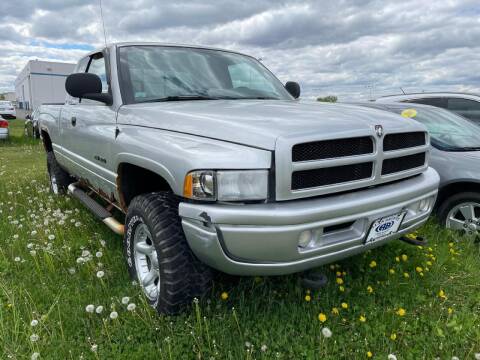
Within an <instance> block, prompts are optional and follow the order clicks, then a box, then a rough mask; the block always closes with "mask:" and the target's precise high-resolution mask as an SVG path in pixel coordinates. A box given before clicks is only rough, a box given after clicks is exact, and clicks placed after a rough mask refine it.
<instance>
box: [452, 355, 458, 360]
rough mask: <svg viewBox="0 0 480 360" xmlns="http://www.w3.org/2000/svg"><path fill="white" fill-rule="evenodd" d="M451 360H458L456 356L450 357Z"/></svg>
mask: <svg viewBox="0 0 480 360" xmlns="http://www.w3.org/2000/svg"><path fill="white" fill-rule="evenodd" d="M452 360H460V359H459V358H458V356H452Z"/></svg>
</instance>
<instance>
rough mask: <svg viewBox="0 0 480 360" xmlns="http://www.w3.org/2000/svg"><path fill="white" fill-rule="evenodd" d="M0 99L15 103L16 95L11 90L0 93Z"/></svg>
mask: <svg viewBox="0 0 480 360" xmlns="http://www.w3.org/2000/svg"><path fill="white" fill-rule="evenodd" d="M0 99H2V100H7V101H11V102H13V103H15V101H16V100H17V99H16V96H15V93H14V92H13V91H10V92H6V93H3V94H0Z"/></svg>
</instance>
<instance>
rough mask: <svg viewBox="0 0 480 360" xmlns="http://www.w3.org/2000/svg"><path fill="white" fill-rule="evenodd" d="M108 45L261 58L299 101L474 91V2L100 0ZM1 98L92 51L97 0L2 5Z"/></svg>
mask: <svg viewBox="0 0 480 360" xmlns="http://www.w3.org/2000/svg"><path fill="white" fill-rule="evenodd" d="M103 10H104V11H103V12H104V17H105V25H106V33H107V41H108V42H112V41H135V40H142V41H160V42H173V43H188V44H192V43H193V44H206V45H213V46H219V47H225V48H230V49H235V50H240V51H242V52H245V53H248V54H250V55H253V56H255V57H257V58H261V59H262V61H263V63H264V64H265V65H267V67H269V68H270V69H271V70H272V71H273V72H274V73H276V74H277V75H278V77H279V78H280V79H281V80H282V81H287V80H295V81H298V82H300V84H301V86H302V89H303V95H304V96H305V97H312V96H324V95H329V94H334V95H338V96H339V97H340V98H341V99H367V98H369V97H370V96H372V95H373V96H380V95H383V94H392V93H398V92H399V91H400V87H402V88H403V89H404V90H406V91H422V90H459V91H470V92H480V3H479V1H478V0H472V1H469V0H441V1H440V0H436V1H427V0H422V1H420V0H413V1H412V0H403V1H390V2H389V1H385V0H379V1H355V0H351V1H348V0H340V1H323V0H317V1H308V0H297V1H280V0H233V1H231V0H190V1H188V0H175V1H173V0H172V1H166V0H128V1H118V0H103ZM0 14H1V15H0V19H1V21H0V46H1V49H2V56H1V57H0V92H3V91H9V90H13V88H14V85H13V83H14V80H15V77H16V75H17V74H18V72H19V71H20V70H21V69H22V68H23V66H24V65H25V63H26V62H27V61H28V60H29V59H42V60H43V59H51V60H60V61H67V62H75V61H76V60H77V59H78V58H79V57H80V56H82V55H83V54H84V53H85V52H86V51H89V50H90V49H93V48H96V47H99V46H101V44H102V42H103V32H102V30H101V20H100V11H99V0H1V1H0Z"/></svg>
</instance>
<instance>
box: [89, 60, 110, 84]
mask: <svg viewBox="0 0 480 360" xmlns="http://www.w3.org/2000/svg"><path fill="white" fill-rule="evenodd" d="M87 72H88V73H91V74H95V75H98V77H99V78H100V80H102V92H103V93H108V84H107V70H106V67H105V59H104V57H103V55H102V54H99V55H93V56H92V60H91V61H90V65H89V66H88V70H87Z"/></svg>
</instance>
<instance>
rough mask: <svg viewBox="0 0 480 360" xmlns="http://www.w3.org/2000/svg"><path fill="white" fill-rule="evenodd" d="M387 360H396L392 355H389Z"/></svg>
mask: <svg viewBox="0 0 480 360" xmlns="http://www.w3.org/2000/svg"><path fill="white" fill-rule="evenodd" d="M387 359H388V360H397V357H396V356H395V355H394V354H389V355H388V357H387Z"/></svg>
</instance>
